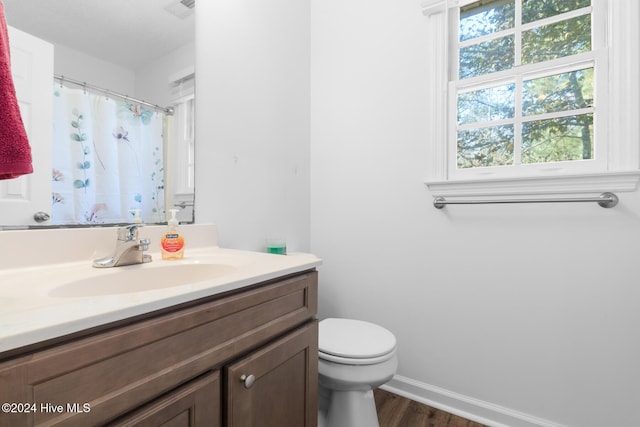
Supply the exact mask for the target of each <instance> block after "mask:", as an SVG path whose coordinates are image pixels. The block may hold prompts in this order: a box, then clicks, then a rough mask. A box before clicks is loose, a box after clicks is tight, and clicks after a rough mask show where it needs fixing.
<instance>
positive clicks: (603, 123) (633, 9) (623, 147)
mask: <svg viewBox="0 0 640 427" xmlns="http://www.w3.org/2000/svg"><path fill="white" fill-rule="evenodd" d="M470 2H472V0H423V3H422V7H423V14H424V15H425V17H426V20H427V22H428V28H427V33H428V37H429V41H430V43H429V44H428V46H427V48H428V49H427V50H428V52H427V54H428V55H429V57H431V58H438V60H436V61H433V62H432V63H431V67H430V69H429V72H428V76H427V83H428V87H429V91H430V95H432V99H433V101H432V102H431V103H430V106H429V107H430V109H429V111H427V121H428V124H429V127H428V128H429V139H428V144H429V147H430V159H429V165H428V174H427V177H426V179H425V183H426V185H427V186H428V188H429V189H430V190H431V193H432V195H433V196H434V197H438V196H440V197H446V196H450V197H455V196H474V195H475V196H502V195H538V194H574V193H591V192H593V193H599V192H604V191H617V192H619V191H635V189H636V188H637V186H638V181H639V180H640V148H639V145H640V143H639V140H640V120H639V119H638V118H639V117H640V101H639V99H640V83H639V80H640V73H639V72H638V70H639V67H640V55H639V52H638V49H637V46H638V45H639V44H640V31H639V30H638V22H637V21H638V19H639V18H640V6H639V3H640V2H638V1H637V0H592V7H594V8H595V9H597V10H596V11H595V13H594V14H604V16H606V19H603V20H602V21H597V20H596V21H594V22H592V25H593V27H594V28H593V31H596V32H597V31H600V32H602V33H603V35H604V36H603V37H599V36H598V37H594V39H598V38H600V39H602V40H604V43H603V44H602V45H594V46H593V53H592V54H588V55H576V57H575V58H572V59H560V60H557V61H555V62H554V65H557V66H558V67H559V68H558V70H559V71H560V72H561V71H562V70H563V69H568V68H571V67H573V66H574V65H576V62H575V61H585V63H588V62H590V61H592V62H594V63H596V66H597V69H596V85H597V87H598V89H597V90H598V92H597V94H596V96H597V98H596V102H597V105H596V109H597V114H595V120H597V122H596V123H594V141H596V143H595V146H594V148H595V150H596V151H595V152H594V155H595V159H597V160H596V161H593V162H591V161H577V162H557V163H551V164H545V165H539V164H537V165H522V166H525V167H521V168H513V167H510V166H507V167H499V168H495V167H494V168H471V169H469V170H460V169H457V168H456V167H455V161H456V160H455V155H456V152H455V150H456V143H455V141H456V135H455V123H454V124H451V123H450V121H451V120H449V117H455V113H453V112H452V110H451V108H453V109H455V108H456V106H455V102H456V99H455V96H456V94H455V89H453V88H451V87H450V84H460V83H461V82H462V83H463V84H464V81H456V82H454V83H450V82H449V75H450V72H451V69H450V65H451V62H452V61H451V59H452V58H451V55H452V50H453V49H457V46H458V45H457V41H456V40H451V38H450V34H451V33H454V31H449V29H450V26H451V25H457V8H459V7H460V6H462V5H464V4H467V3H470ZM452 11H454V12H455V14H456V16H454V17H452V16H451V14H452ZM601 16H602V15H601ZM452 22H453V23H452ZM456 33H457V32H456ZM454 42H455V44H454ZM456 55H457V53H456ZM456 71H457V70H456ZM524 71H525V72H527V69H525V70H524ZM529 71H531V72H534V71H535V68H530V69H529ZM496 74H498V73H496ZM498 77H500V76H499V75H498ZM603 86H605V87H606V88H605V90H604V92H603V90H602V88H603ZM603 93H605V94H607V93H608V95H609V96H608V97H607V96H603ZM452 114H453V115H452ZM452 129H453V131H452Z"/></svg>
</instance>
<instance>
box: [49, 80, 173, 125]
mask: <svg viewBox="0 0 640 427" xmlns="http://www.w3.org/2000/svg"><path fill="white" fill-rule="evenodd" d="M53 78H54V79H57V80H60V84H62V83H64V82H68V83H71V84H74V85H78V86H82V87H83V88H86V89H92V90H95V91H98V92H102V93H104V94H105V95H108V96H111V97H114V98H120V99H124V100H125V101H131V102H135V103H136V104H141V105H144V106H146V107H150V108H154V109H156V110H160V111H162V112H164V113H165V114H167V115H169V116H172V115H173V113H174V109H173V107H160V106H159V105H155V104H151V103H149V102H146V101H143V100H141V99H136V98H132V97H130V96H127V95H122V94H120V93H117V92H112V91H110V90H109V89H104V88H101V87H98V86H94V85H91V84H88V83H86V82H81V81H80V80H75V79H70V78H69V77H65V76H59V75H57V74H54V75H53Z"/></svg>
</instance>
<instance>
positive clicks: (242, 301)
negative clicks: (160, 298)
mask: <svg viewBox="0 0 640 427" xmlns="http://www.w3.org/2000/svg"><path fill="white" fill-rule="evenodd" d="M316 314H317V272H316V271H306V272H303V273H299V274H295V275H291V276H288V277H284V278H281V279H277V280H271V281H268V282H264V283H261V284H258V285H256V286H251V287H250V288H248V289H245V290H241V291H237V292H234V293H228V294H225V295H222V296H212V297H209V298H206V299H203V300H199V301H197V302H194V303H189V304H182V305H180V306H178V307H174V308H172V309H164V310H162V311H161V312H157V313H155V314H152V315H145V316H139V317H136V318H132V319H128V320H126V321H121V322H118V323H117V324H114V325H109V326H105V327H101V328H99V329H98V330H94V331H92V332H91V334H90V335H86V334H84V335H83V334H75V335H74V336H72V337H66V338H60V339H57V340H56V341H55V342H53V343H52V342H48V343H43V344H42V347H40V348H36V349H34V348H30V349H29V352H26V353H22V354H16V353H15V352H12V353H11V355H10V357H4V358H3V356H2V355H0V403H5V402H7V403H10V404H15V406H14V407H13V408H12V409H15V412H11V411H9V412H8V413H7V412H6V411H4V408H3V412H1V413H0V427H22V426H80V427H85V426H107V425H108V426H120V427H123V426H150V427H157V426H166V427H177V426H191V427H199V426H207V427H218V426H236V427H251V426H260V427H269V426H278V427H287V426H292V427H293V426H295V427H316V425H317V374H318V371H317V369H318V366H317V354H318V347H317V342H318V324H317V320H315V316H316Z"/></svg>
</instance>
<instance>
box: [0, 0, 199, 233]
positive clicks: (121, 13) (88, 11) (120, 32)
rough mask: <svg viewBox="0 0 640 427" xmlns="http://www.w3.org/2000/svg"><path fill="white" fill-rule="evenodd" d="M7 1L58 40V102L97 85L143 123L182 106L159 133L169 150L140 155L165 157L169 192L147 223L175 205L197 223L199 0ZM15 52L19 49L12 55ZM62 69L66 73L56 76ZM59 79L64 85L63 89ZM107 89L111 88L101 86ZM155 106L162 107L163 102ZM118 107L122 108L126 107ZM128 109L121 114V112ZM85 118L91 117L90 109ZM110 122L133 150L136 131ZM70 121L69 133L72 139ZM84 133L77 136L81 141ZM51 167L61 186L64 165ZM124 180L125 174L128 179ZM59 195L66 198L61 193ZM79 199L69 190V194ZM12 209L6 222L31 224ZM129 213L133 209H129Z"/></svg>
mask: <svg viewBox="0 0 640 427" xmlns="http://www.w3.org/2000/svg"><path fill="white" fill-rule="evenodd" d="M3 3H4V9H5V16H6V20H7V25H8V26H9V27H12V28H15V29H18V30H20V31H22V32H24V33H28V34H30V35H32V36H35V37H37V38H39V39H42V40H45V41H47V42H49V43H51V44H52V45H53V50H54V59H53V70H54V72H53V74H54V75H52V76H51V88H52V92H54V95H53V96H54V103H55V102H57V98H56V97H58V96H60V93H59V92H62V91H63V89H64V88H66V87H69V88H71V87H73V88H75V90H76V92H77V91H81V92H91V93H94V92H95V93H96V96H102V97H103V98H106V99H107V100H109V99H112V100H115V99H119V100H120V101H122V102H123V103H124V105H125V106H126V108H127V109H128V110H131V111H128V112H129V113H131V112H133V115H134V116H135V117H136V119H138V118H139V119H140V120H141V121H143V122H144V121H145V120H146V121H147V122H148V121H149V117H148V115H149V116H150V115H152V114H154V112H155V113H158V115H159V116H160V115H161V110H163V109H164V108H166V107H171V108H172V109H174V110H175V114H173V115H171V118H170V120H169V121H162V123H161V124H160V125H159V126H160V127H159V129H160V131H158V132H157V133H162V137H163V138H161V140H160V141H161V142H160V143H159V145H160V148H157V147H156V148H155V150H156V152H161V154H160V156H159V157H157V158H153V159H151V156H156V152H153V153H152V152H151V151H150V150H147V151H145V152H142V153H137V154H136V156H137V157H138V158H136V159H135V162H134V161H131V163H135V165H136V167H138V168H140V167H141V164H142V163H143V162H145V161H150V159H151V160H153V161H154V162H155V163H156V164H157V169H156V171H154V172H153V174H154V178H153V179H154V180H155V182H154V184H153V185H154V188H161V189H162V191H163V193H164V195H163V198H164V200H162V201H161V202H160V205H159V206H158V209H157V210H156V209H155V208H154V212H158V215H155V214H154V215H153V216H148V217H146V218H144V222H146V223H153V222H164V221H166V218H165V215H164V212H165V209H170V208H173V207H176V208H177V209H179V212H178V219H179V221H180V222H182V223H184V222H193V219H194V210H193V202H194V187H193V174H194V171H193V166H194V159H193V152H194V140H193V135H194V132H193V127H194V123H193V105H194V87H195V83H194V80H195V76H194V72H195V67H194V64H195V43H194V38H195V31H194V27H195V16H194V15H195V7H194V6H195V0H135V1H130V0H109V1H100V0H3ZM12 43H13V40H12ZM12 49H13V48H12ZM13 57H14V54H13V51H12V62H13ZM12 65H13V64H12ZM54 76H57V77H58V78H57V79H54ZM59 77H62V79H60V78H59ZM74 82H75V83H74ZM80 83H81V84H80ZM55 85H60V90H59V91H58V90H56V86H55ZM16 87H17V86H16ZM94 89H95V90H94ZM100 89H106V91H102V92H101V91H100ZM118 94H122V95H125V98H119V97H118ZM137 100H141V101H144V102H145V103H148V104H149V106H148V107H145V105H142V107H141V106H140V104H137V102H136V101H137ZM92 102H94V101H92ZM154 106H158V107H161V108H158V109H156V108H154ZM114 108H115V107H114ZM117 108H120V110H122V107H121V106H120V107H117ZM120 110H119V113H118V114H120V113H121V111H120ZM162 114H164V113H162ZM167 116H168V115H167ZM57 117H59V116H57V115H56V113H55V112H54V115H53V127H54V129H55V128H56V127H61V126H60V124H59V123H58V122H57V121H56V118H57ZM120 118H121V117H120ZM83 119H84V120H85V121H86V116H85V117H83ZM69 122H71V120H66V122H65V125H66V126H67V128H68V125H69ZM79 123H80V121H78V120H76V121H75V122H74V124H73V125H72V126H77V125H78V124H79ZM145 124H146V122H145ZM106 126H107V125H104V127H106ZM109 126H110V127H109V130H108V131H106V132H107V133H108V134H109V137H110V138H111V137H112V138H114V140H115V141H116V143H118V144H121V145H123V146H124V147H125V150H126V149H128V148H127V144H129V146H133V144H134V142H133V138H132V134H131V132H130V131H129V133H127V131H126V130H124V131H123V130H122V127H121V126H120V122H117V125H113V124H110V125H109ZM67 128H65V130H64V132H65V133H64V135H65V137H66V138H67V140H68V138H69V131H68V130H67ZM54 133H55V130H54ZM168 134H171V135H175V134H180V138H181V139H180V141H177V142H176V140H175V138H172V142H167V138H166V135H168ZM78 135H80V131H78ZM71 136H74V135H71ZM53 138H54V136H53V135H52V139H53ZM79 138H80V137H79V136H78V137H76V141H78V139H79ZM72 140H73V139H72ZM70 144H71V143H70ZM93 144H94V145H93V147H89V145H88V143H87V144H86V145H87V146H86V147H85V151H90V150H93V149H94V148H96V147H95V142H94V143H93ZM32 151H34V148H33V147H32ZM94 151H98V150H94ZM101 154H102V158H97V159H93V160H92V161H91V162H89V161H86V162H83V161H79V162H78V161H76V160H75V159H74V160H73V161H72V162H73V164H74V165H76V164H77V165H78V166H74V167H75V168H82V167H95V168H96V169H97V168H98V167H99V166H98V164H100V165H101V166H102V167H104V168H105V169H107V167H106V166H104V164H105V163H106V162H107V160H105V157H106V155H105V154H104V153H101ZM120 156H122V154H120ZM53 161H55V153H54V159H53ZM49 170H52V171H53V178H52V181H53V185H54V186H55V185H56V173H57V172H58V171H57V170H56V166H55V165H51V166H50V167H49ZM156 172H158V173H157V174H156ZM47 173H50V172H47ZM61 175H62V174H61ZM106 175H108V174H106ZM145 177H146V175H145ZM120 179H121V181H122V178H120ZM72 180H73V183H74V185H75V188H76V190H77V189H82V185H81V184H83V182H84V184H83V185H86V186H89V184H90V182H91V183H93V181H89V180H88V179H87V180H85V181H83V180H81V179H80V180H79V179H77V177H75V178H73V179H70V181H72ZM10 181H13V180H10ZM0 183H2V181H0ZM105 185H106V186H111V187H112V188H120V187H115V184H114V185H111V184H110V183H107V184H105ZM55 191H56V190H55V187H54V189H52V191H51V195H52V196H53V197H52V199H53V200H52V202H51V204H52V205H53V206H55V203H56V192H55ZM111 191H112V192H113V191H114V190H111ZM58 196H59V197H61V198H63V197H62V196H60V195H59V194H58ZM115 196H116V197H117V195H115ZM72 198H73V197H67V198H66V200H70V199H72ZM47 203H49V202H47ZM98 205H99V204H98V203H96V204H95V206H98ZM6 212H7V209H6V208H5V207H4V206H2V207H1V208H0V229H3V228H4V229H7V228H23V227H25V225H24V223H21V224H19V223H12V222H13V220H12V219H10V218H9V217H8V216H7V215H8V214H7V213H6ZM122 212H128V209H122ZM46 213H47V214H49V212H46ZM94 213H95V212H94ZM97 216H99V213H98V215H97ZM97 216H96V217H97ZM122 216H123V217H122V218H120V219H119V220H114V219H113V218H110V219H109V221H105V222H104V223H103V222H100V221H99V220H98V221H91V220H90V219H93V217H92V218H89V217H88V216H87V215H85V216H84V217H80V220H78V221H77V222H73V219H71V220H69V219H65V220H64V221H62V222H58V223H54V222H53V221H44V222H41V223H33V224H31V223H29V224H27V227H29V228H42V227H43V226H45V227H46V226H58V227H60V226H63V227H64V226H79V225H102V224H104V225H109V224H117V223H126V222H130V221H131V219H132V218H131V216H129V213H123V214H122ZM167 216H168V212H167ZM65 218H69V217H65Z"/></svg>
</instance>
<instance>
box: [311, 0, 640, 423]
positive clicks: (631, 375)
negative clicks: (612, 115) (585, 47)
mask: <svg viewBox="0 0 640 427" xmlns="http://www.w3.org/2000/svg"><path fill="white" fill-rule="evenodd" d="M311 3H312V8H311V17H312V19H311V28H312V31H311V40H312V49H311V54H312V69H311V71H312V80H311V87H312V92H311V105H312V108H311V117H312V121H311V152H312V157H311V194H312V199H311V214H312V215H311V243H312V244H311V249H312V251H313V252H314V253H316V254H318V255H319V256H321V257H322V258H323V259H324V265H323V267H321V269H320V284H321V291H320V292H321V301H320V315H321V317H326V316H345V317H353V318H360V319H365V320H370V321H374V322H378V323H379V324H381V325H384V326H386V327H388V328H389V329H391V330H392V331H393V332H394V333H395V334H396V335H397V337H398V341H399V358H400V366H399V371H398V373H399V375H400V376H401V377H399V378H398V379H396V381H394V382H393V386H394V387H398V388H400V390H401V391H402V389H404V390H405V391H411V392H413V393H416V394H417V395H419V396H422V397H423V398H424V399H432V400H433V401H435V402H436V403H439V404H440V405H450V406H451V407H452V408H450V409H453V410H457V411H467V412H468V413H467V415H472V416H476V417H485V418H489V419H491V420H493V424H497V423H498V422H502V423H504V424H507V425H527V426H529V425H565V426H576V427H578V426H579V427H587V426H594V427H596V426H598V427H599V426H631V425H637V424H638V408H639V407H640V406H639V404H640V387H638V382H639V381H640V368H639V361H640V340H638V329H639V325H640V309H639V305H638V302H639V301H640V286H639V280H638V278H637V277H638V268H637V263H638V259H639V256H640V196H639V195H638V194H637V193H622V194H619V196H620V198H621V202H620V205H619V206H618V207H616V208H614V209H609V210H607V209H602V208H600V207H598V206H597V205H595V204H594V205H582V204H575V205H570V204H566V205H512V206H505V205H499V206H487V205H485V206H449V207H446V208H445V209H444V210H442V211H440V210H436V209H434V208H433V207H432V205H431V201H432V198H431V196H430V194H429V191H428V190H427V189H426V188H425V186H424V185H423V184H422V179H423V178H424V177H425V176H426V175H427V173H426V169H425V168H426V167H427V165H428V164H429V163H428V160H429V159H428V152H427V149H426V148H427V147H426V144H425V141H426V140H427V136H428V135H429V133H428V132H427V129H425V127H424V124H423V123H424V112H425V111H427V108H426V105H427V103H428V102H429V99H430V96H431V95H432V94H430V93H428V92H427V89H426V87H425V81H424V80H425V79H424V77H423V76H425V75H426V69H427V64H428V62H429V61H437V60H439V58H428V57H426V56H425V54H424V51H425V45H427V44H428V43H429V40H427V39H426V38H425V25H427V20H426V19H425V18H424V17H423V16H422V15H421V9H420V2H419V1H418V0H401V1H393V2H389V1H381V0H374V1H371V0H367V1H364V0H349V1H344V0H311ZM636 72H637V70H636ZM631 137H633V138H635V139H636V140H637V139H638V136H637V135H632V136H631ZM449 392H452V393H449ZM474 399H477V400H474ZM492 405H498V407H494V406H492ZM544 420H548V421H544Z"/></svg>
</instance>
